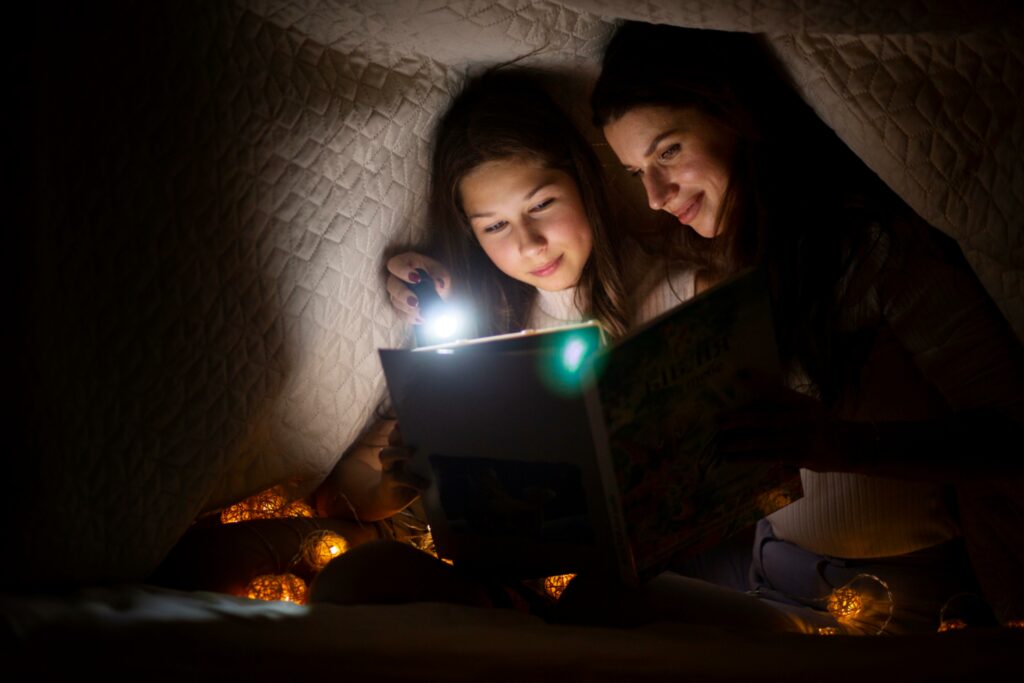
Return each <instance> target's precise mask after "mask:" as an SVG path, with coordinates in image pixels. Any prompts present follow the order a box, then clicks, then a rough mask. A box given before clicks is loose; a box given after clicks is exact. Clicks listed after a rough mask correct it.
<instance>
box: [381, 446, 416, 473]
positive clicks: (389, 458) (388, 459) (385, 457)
mask: <svg viewBox="0 0 1024 683" xmlns="http://www.w3.org/2000/svg"><path fill="white" fill-rule="evenodd" d="M410 460H412V450H411V449H408V448H399V447H397V446H389V447H387V448H382V449H380V464H381V465H382V466H383V467H384V469H388V468H389V467H392V466H394V465H395V464H396V463H399V462H403V463H404V462H409V461H410Z"/></svg>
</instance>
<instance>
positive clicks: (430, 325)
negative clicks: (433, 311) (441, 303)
mask: <svg viewBox="0 0 1024 683" xmlns="http://www.w3.org/2000/svg"><path fill="white" fill-rule="evenodd" d="M426 325H427V333H428V334H429V335H430V337H431V339H433V340H434V341H438V342H443V341H447V340H449V339H453V338H454V337H455V335H457V334H458V333H459V332H461V331H462V327H463V319H462V315H461V314H460V313H459V312H458V311H456V310H454V309H452V308H446V309H445V310H442V311H440V312H438V313H437V315H433V316H431V317H430V318H428V319H427V322H426Z"/></svg>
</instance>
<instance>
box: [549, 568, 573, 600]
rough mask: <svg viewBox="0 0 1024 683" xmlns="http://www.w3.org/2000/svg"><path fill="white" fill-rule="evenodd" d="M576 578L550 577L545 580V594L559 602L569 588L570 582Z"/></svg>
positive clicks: (566, 575) (567, 576)
mask: <svg viewBox="0 0 1024 683" xmlns="http://www.w3.org/2000/svg"><path fill="white" fill-rule="evenodd" d="M575 578H576V575H575V574H560V575H558V576H549V577H547V578H546V579H544V592H545V593H547V594H548V595H550V596H551V597H552V598H554V599H555V600H557V599H558V598H560V597H562V592H563V591H564V590H565V589H566V588H567V587H568V586H569V582H570V581H572V580H573V579H575Z"/></svg>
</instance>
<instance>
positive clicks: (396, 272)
mask: <svg viewBox="0 0 1024 683" xmlns="http://www.w3.org/2000/svg"><path fill="white" fill-rule="evenodd" d="M387 268H388V273H389V275H388V296H390V297H391V305H392V306H394V308H395V310H397V311H398V313H399V315H400V316H402V318H404V319H405V320H406V322H409V323H412V324H414V325H419V324H421V323H422V322H423V319H422V318H421V317H420V311H419V301H417V300H416V295H415V294H413V293H412V291H410V290H409V288H408V287H406V286H405V283H407V282H408V283H410V284H416V283H417V282H419V281H420V275H419V273H417V272H416V270H417V269H422V270H425V271H427V274H428V275H430V277H431V278H433V280H434V289H435V290H437V293H438V295H439V296H440V297H441V298H442V299H447V298H448V296H449V294H450V293H451V291H452V278H451V275H450V274H449V273H448V269H447V268H445V267H444V266H443V265H441V264H440V263H438V262H437V261H435V260H434V259H432V258H430V257H429V256H424V255H423V254H417V253H416V252H414V251H407V252H405V253H402V254H398V255H397V256H392V257H391V258H389V259H388V263H387Z"/></svg>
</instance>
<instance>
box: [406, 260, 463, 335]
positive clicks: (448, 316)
mask: <svg viewBox="0 0 1024 683" xmlns="http://www.w3.org/2000/svg"><path fill="white" fill-rule="evenodd" d="M416 272H417V273H418V274H419V276H420V281H419V282H417V283H415V284H413V283H409V282H406V283H405V286H406V287H408V288H409V289H410V290H411V291H412V293H413V294H415V295H416V299H418V300H419V309H420V316H421V317H422V318H423V324H422V325H416V326H415V327H414V330H415V334H416V346H427V345H430V344H440V343H443V342H446V341H451V340H452V339H454V338H455V335H457V334H459V333H460V332H461V331H462V327H463V322H464V321H463V319H462V315H461V313H460V312H459V310H458V309H457V308H456V307H455V306H453V305H451V304H447V303H445V302H444V301H443V300H442V299H441V297H440V296H439V295H438V293H437V290H436V289H434V278H432V277H430V275H429V274H428V273H427V271H425V270H423V269H422V268H417V269H416Z"/></svg>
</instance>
